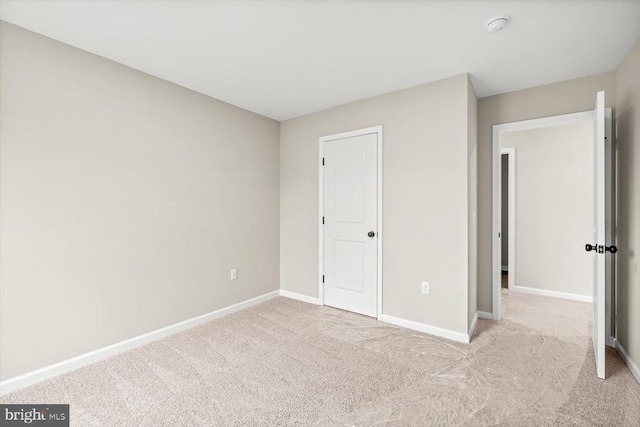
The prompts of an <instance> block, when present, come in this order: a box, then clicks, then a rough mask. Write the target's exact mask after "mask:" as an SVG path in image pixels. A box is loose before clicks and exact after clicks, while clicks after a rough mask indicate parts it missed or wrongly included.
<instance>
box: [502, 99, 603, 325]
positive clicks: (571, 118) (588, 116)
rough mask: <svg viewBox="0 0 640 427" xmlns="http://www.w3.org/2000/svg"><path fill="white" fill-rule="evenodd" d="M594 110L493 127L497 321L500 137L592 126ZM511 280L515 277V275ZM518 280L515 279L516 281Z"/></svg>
mask: <svg viewBox="0 0 640 427" xmlns="http://www.w3.org/2000/svg"><path fill="white" fill-rule="evenodd" d="M593 118H594V113H593V110H589V111H583V112H579V113H571V114H562V115H559V116H551V117H543V118H541V119H532V120H522V121H518V122H512V123H503V124H497V125H493V131H492V135H493V136H492V151H491V153H492V154H491V159H492V171H493V173H492V197H491V200H492V202H491V203H492V238H491V244H492V263H491V272H492V287H491V289H492V311H493V319H494V320H500V296H501V291H500V288H501V283H500V282H501V279H500V275H501V267H502V263H501V258H502V254H501V247H500V241H499V238H498V233H499V232H500V229H501V227H502V224H501V223H500V214H501V212H500V194H501V188H500V180H501V169H502V168H501V167H500V164H501V162H500V135H501V134H502V133H504V132H514V131H520V130H526V129H538V128H543V127H549V126H558V125H563V124H569V123H580V122H585V121H587V122H591V121H593ZM510 276H514V275H513V274H511V275H510ZM514 279H515V277H514Z"/></svg>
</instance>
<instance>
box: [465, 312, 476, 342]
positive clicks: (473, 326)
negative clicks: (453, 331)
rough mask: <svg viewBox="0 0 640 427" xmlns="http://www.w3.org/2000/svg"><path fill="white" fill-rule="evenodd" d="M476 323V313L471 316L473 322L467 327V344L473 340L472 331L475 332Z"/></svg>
mask: <svg viewBox="0 0 640 427" xmlns="http://www.w3.org/2000/svg"><path fill="white" fill-rule="evenodd" d="M477 323H478V312H477V311H476V314H474V315H473V320H472V321H471V325H470V326H469V333H468V334H467V335H468V337H469V342H471V338H473V331H475V330H476V324H477Z"/></svg>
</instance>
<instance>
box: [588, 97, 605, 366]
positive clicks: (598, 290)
mask: <svg viewBox="0 0 640 427" xmlns="http://www.w3.org/2000/svg"><path fill="white" fill-rule="evenodd" d="M604 105H605V104H604V92H598V94H597V96H596V106H595V111H594V114H595V115H594V156H593V158H594V194H595V197H594V216H593V217H594V227H593V232H594V233H593V234H594V235H593V240H594V244H595V246H596V250H595V251H594V257H595V259H594V272H595V274H594V283H593V326H592V334H593V337H592V339H593V352H594V355H595V359H596V370H597V375H598V377H599V378H605V339H606V338H605V326H606V324H607V323H608V322H607V318H606V315H605V309H606V303H607V298H606V292H605V291H606V281H607V271H606V270H607V262H606V257H607V255H606V254H607V252H606V250H605V247H606V245H608V244H609V242H608V241H607V238H608V237H609V236H607V233H606V227H607V223H608V221H607V218H606V217H607V213H608V210H607V209H606V189H607V181H608V178H609V177H608V176H607V171H606V169H607V168H606V141H605V108H604Z"/></svg>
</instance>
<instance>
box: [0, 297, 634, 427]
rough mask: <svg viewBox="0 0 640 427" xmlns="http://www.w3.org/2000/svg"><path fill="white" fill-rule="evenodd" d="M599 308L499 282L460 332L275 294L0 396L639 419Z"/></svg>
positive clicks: (298, 411)
mask: <svg viewBox="0 0 640 427" xmlns="http://www.w3.org/2000/svg"><path fill="white" fill-rule="evenodd" d="M590 309H591V306H590V305H589V304H585V303H578V302H571V301H563V300H556V299H551V298H544V297H537V296H529V295H522V294H509V293H508V291H506V290H504V291H503V312H504V319H503V320H502V321H500V322H499V323H495V322H491V321H484V320H480V321H479V322H478V326H477V328H476V333H475V335H474V337H473V342H472V343H471V344H460V343H455V342H452V341H448V340H445V339H440V338H436V337H433V336H429V335H426V334H421V333H417V332H413V331H410V330H406V329H401V328H397V327H394V326H390V325H387V324H384V323H380V322H377V321H376V320H374V319H371V318H367V317H363V316H359V315H356V314H352V313H347V312H343V311H340V310H335V309H332V308H329V307H316V306H313V305H309V304H305V303H301V302H298V301H294V300H290V299H286V298H277V299H275V300H272V301H269V302H267V303H265V304H262V305H260V306H257V307H254V308H251V309H248V310H245V311H243V312H240V313H236V314H233V315H230V316H227V317H225V318H222V319H219V320H216V321H213V322H210V323H208V324H205V325H202V326H200V327H197V328H194V329H191V330H189V331H186V332H183V333H180V334H177V335H174V336H172V337H169V338H166V339H163V340H161V341H157V342H155V343H152V344H150V345H147V346H144V347H141V348H138V349H136V350H133V351H130V352H128V353H124V354H121V355H119V356H115V357H113V358H111V359H108V360H105V361H103V362H100V363H96V364H94V365H91V366H88V367H86V368H82V369H79V370H77V371H74V372H72V373H69V374H66V375H63V376H60V377H57V378H54V379H51V380H49V381H46V382H43V383H40V384H37V385H34V386H31V387H29V388H26V389H24V390H21V391H17V392H15V393H12V394H9V395H5V396H3V397H2V398H0V402H2V403H69V404H71V419H72V425H74V426H182V425H184V426H197V425H243V426H253V425H374V424H376V425H378V424H391V425H415V426H428V425H465V426H479V425H505V426H507V425H508V426H541V425H568V426H583V425H584V426H595V425H598V426H608V425H611V426H638V425H640V385H639V384H638V383H637V382H636V381H635V379H634V378H633V377H632V375H631V373H630V372H629V371H628V369H627V368H626V366H625V365H624V364H623V362H622V361H621V360H620V358H619V357H618V355H617V354H616V353H615V351H610V352H609V353H608V354H607V356H608V360H609V363H608V375H609V376H610V378H609V379H607V380H606V381H601V380H598V379H597V378H596V375H595V367H594V361H593V352H592V350H591V342H590V340H589V330H590V329H589V325H590V322H589V316H590V313H591V310H590Z"/></svg>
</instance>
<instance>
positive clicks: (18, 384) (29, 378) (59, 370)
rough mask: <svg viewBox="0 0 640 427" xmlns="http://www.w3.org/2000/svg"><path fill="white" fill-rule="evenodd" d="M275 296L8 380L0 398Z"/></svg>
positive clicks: (190, 320)
mask: <svg viewBox="0 0 640 427" xmlns="http://www.w3.org/2000/svg"><path fill="white" fill-rule="evenodd" d="M278 295H280V291H273V292H269V293H268V294H264V295H260V296H257V297H255V298H251V299H248V300H246V301H242V302H239V303H237V304H234V305H231V306H229V307H225V308H221V309H219V310H216V311H212V312H210V313H207V314H203V315H201V316H197V317H194V318H192V319H188V320H185V321H182V322H179V323H176V324H173V325H169V326H166V327H164V328H161V329H157V330H155V331H152V332H148V333H146V334H142V335H138V336H137V337H133V338H130V339H128V340H125V341H121V342H118V343H115V344H112V345H109V346H106V347H102V348H100V349H98V350H94V351H91V352H89V353H85V354H81V355H80V356H76V357H73V358H71V359H67V360H63V361H62V362H58V363H55V364H53V365H49V366H46V367H44V368H40V369H37V370H35V371H31V372H27V373H26V374H22V375H18V376H17V377H13V378H9V379H7V380H4V381H2V382H0V395H3V394H6V393H10V392H12V391H15V390H19V389H21V388H24V387H27V386H29V385H31V384H35V383H37V382H40V381H44V380H46V379H49V378H52V377H55V376H58V375H60V374H64V373H67V372H70V371H73V370H76V369H78V368H81V367H83V366H86V365H89V364H91V363H95V362H98V361H100V360H103V359H106V358H108V357H111V356H115V355H116V354H119V353H123V352H125V351H128V350H132V349H134V348H136V347H140V346H142V345H145V344H148V343H150V342H152V341H156V340H159V339H161V338H165V337H168V336H169V335H173V334H176V333H178V332H182V331H184V330H187V329H190V328H193V327H194V326H198V325H201V324H203V323H207V322H210V321H212V320H215V319H218V318H220V317H223V316H226V315H228V314H231V313H235V312H237V311H240V310H244V309H246V308H249V307H252V306H254V305H257V304H260V303H263V302H265V301H268V300H270V299H272V298H275V297H277V296H278Z"/></svg>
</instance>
